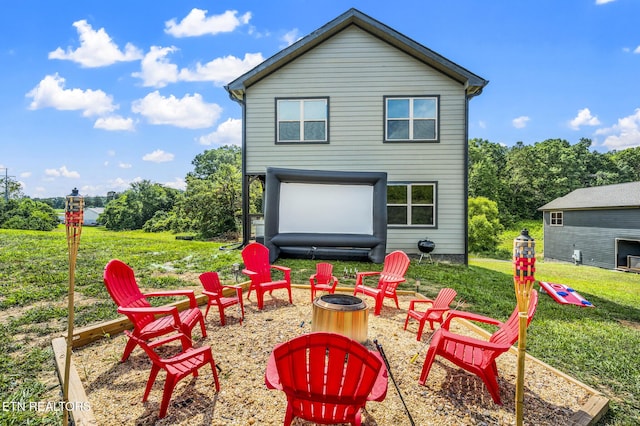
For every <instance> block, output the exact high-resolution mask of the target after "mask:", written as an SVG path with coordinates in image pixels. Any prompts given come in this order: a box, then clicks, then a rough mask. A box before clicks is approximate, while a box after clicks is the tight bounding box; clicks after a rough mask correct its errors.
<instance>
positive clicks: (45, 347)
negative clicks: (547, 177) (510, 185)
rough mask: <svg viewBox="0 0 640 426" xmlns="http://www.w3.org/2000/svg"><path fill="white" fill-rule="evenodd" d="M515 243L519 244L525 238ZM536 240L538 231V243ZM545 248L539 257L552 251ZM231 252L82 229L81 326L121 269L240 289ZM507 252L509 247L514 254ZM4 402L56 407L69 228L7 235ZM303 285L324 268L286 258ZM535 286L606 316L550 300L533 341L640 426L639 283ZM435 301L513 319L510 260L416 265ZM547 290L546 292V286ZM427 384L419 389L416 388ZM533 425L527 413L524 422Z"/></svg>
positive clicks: (557, 272) (104, 301)
mask: <svg viewBox="0 0 640 426" xmlns="http://www.w3.org/2000/svg"><path fill="white" fill-rule="evenodd" d="M516 235H517V233H514V235H513V236H511V237H506V239H508V238H511V239H513V237H515V236H516ZM532 235H533V236H534V237H536V239H537V240H538V238H537V235H538V234H537V231H534V232H532ZM542 243H543V242H542V241H539V242H538V244H540V245H539V246H538V245H537V247H536V248H537V250H538V251H541V247H542ZM221 246H222V244H220V243H212V242H201V241H184V240H176V239H175V236H174V235H171V234H168V233H161V234H148V233H144V232H139V231H135V232H118V233H116V232H109V231H106V230H104V229H103V228H89V227H85V228H84V229H83V233H82V238H81V242H80V249H79V253H78V264H77V272H76V301H77V303H76V313H75V318H76V324H75V325H76V327H81V326H85V325H89V324H96V323H99V322H102V321H105V320H108V319H113V318H116V317H117V314H116V312H115V305H114V304H113V303H112V302H111V300H110V298H109V297H108V294H107V292H106V290H105V289H104V285H103V283H102V270H103V268H104V266H105V264H106V263H107V262H108V261H109V260H110V259H112V258H119V259H121V260H123V261H124V262H126V263H128V264H129V265H131V266H132V267H133V268H134V270H135V272H136V276H137V277H138V279H139V282H140V284H141V286H144V287H145V288H147V289H151V288H180V287H184V286H192V285H193V283H194V281H193V280H194V277H195V274H198V273H201V272H203V271H207V270H216V271H219V272H221V273H222V274H223V278H226V279H232V274H231V265H232V264H233V263H236V262H237V263H240V262H241V258H240V252H239V251H238V250H220V248H221ZM505 247H508V242H506V243H505ZM0 248H1V249H0V366H1V368H0V395H1V398H2V401H3V402H26V403H28V402H30V401H41V400H46V401H55V400H54V399H52V398H53V397H51V396H50V395H52V394H53V395H57V393H56V392H57V391H58V388H57V386H56V385H55V384H48V383H47V381H46V380H45V379H44V377H46V376H47V375H48V376H50V375H51V374H50V372H51V371H53V370H54V363H53V359H52V350H51V345H50V341H51V338H52V337H53V336H59V335H62V334H63V333H64V332H65V330H66V318H67V311H66V300H65V299H66V297H67V290H68V258H67V246H66V240H65V231H64V227H62V226H60V227H59V228H58V229H57V230H56V231H53V232H35V231H33V232H32V231H12V230H0ZM278 263H279V264H282V265H286V266H290V267H291V268H292V269H293V271H292V280H293V282H294V283H297V284H307V283H308V279H309V275H310V274H311V273H312V272H313V271H314V270H315V261H311V260H292V259H282V260H279V261H278ZM332 263H333V264H334V273H336V275H338V276H339V277H340V285H341V286H345V285H346V286H350V285H351V286H352V285H353V284H354V281H355V279H354V278H352V277H351V278H344V277H343V275H344V273H345V271H346V272H347V274H351V275H353V273H354V272H355V270H356V269H357V270H359V271H364V270H379V269H381V265H373V264H370V263H359V262H343V261H332ZM536 278H537V279H540V280H544V281H553V282H559V283H563V284H567V285H570V286H571V287H573V288H575V289H576V290H577V291H578V292H580V294H582V295H583V296H584V297H586V298H587V299H588V300H589V301H591V302H592V303H593V304H594V305H595V306H596V307H595V308H581V307H577V306H564V305H559V304H557V303H555V302H554V301H553V300H552V299H551V298H550V297H549V296H546V295H541V298H540V303H539V307H538V311H537V313H536V316H535V318H534V320H533V322H532V325H531V327H530V329H529V334H528V338H527V349H528V352H529V353H531V354H532V355H533V356H535V357H537V358H539V359H541V360H543V361H545V362H547V363H549V364H550V365H552V366H554V367H556V368H558V369H559V370H561V371H563V372H565V373H567V374H569V375H571V376H573V377H575V378H576V379H578V380H580V381H582V382H583V383H585V384H587V385H589V386H591V387H593V388H596V389H598V390H599V391H601V392H602V393H604V394H605V395H606V396H607V397H609V398H610V399H611V408H610V410H609V413H608V414H607V416H606V417H605V418H604V419H603V420H602V421H601V424H605V425H632V424H640V416H639V414H638V413H639V412H640V373H639V368H638V366H639V365H640V351H639V350H638V349H639V348H640V308H638V306H639V305H640V275H637V274H626V273H621V272H614V271H607V270H603V269H599V268H592V267H587V266H574V265H572V264H560V263H551V262H543V261H542V262H541V261H538V263H537V264H536ZM417 280H419V281H420V286H419V290H420V291H421V292H422V293H424V294H425V295H427V296H429V297H433V296H435V295H436V294H437V293H438V291H439V290H440V289H441V288H443V287H452V288H454V289H456V291H457V292H458V295H459V298H460V299H464V301H465V305H464V309H465V310H470V311H474V312H478V313H482V314H486V315H490V316H492V317H495V318H498V319H506V318H507V316H508V315H509V314H510V313H511V311H512V310H513V308H514V305H515V296H514V292H513V281H512V265H511V262H509V261H499V260H491V259H472V260H471V262H470V265H469V266H468V267H466V266H463V265H449V264H443V263H435V264H429V263H426V262H423V263H422V264H418V263H417V262H416V261H415V260H414V261H412V263H411V266H410V267H409V271H408V273H407V282H406V283H404V284H403V285H402V286H401V288H404V289H410V290H415V289H416V284H417ZM536 287H537V286H536ZM416 379H417V378H416ZM525 416H526V413H525ZM60 417H61V416H60V413H37V412H31V411H12V410H8V411H4V410H2V411H0V424H3V425H4V424H7V425H9V424H16V425H22V424H59V422H60Z"/></svg>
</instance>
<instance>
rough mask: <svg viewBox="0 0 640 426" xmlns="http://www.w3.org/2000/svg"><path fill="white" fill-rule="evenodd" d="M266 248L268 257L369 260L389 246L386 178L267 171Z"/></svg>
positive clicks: (375, 174) (374, 174)
mask: <svg viewBox="0 0 640 426" xmlns="http://www.w3.org/2000/svg"><path fill="white" fill-rule="evenodd" d="M265 182H266V187H265V199H264V200H265V204H264V222H265V229H264V244H265V245H266V246H267V248H268V249H269V259H270V261H271V262H273V261H275V259H277V258H278V257H279V256H283V255H286V256H290V257H298V258H310V259H363V258H364V259H369V260H370V261H372V262H375V263H382V262H383V261H384V257H385V254H386V246H387V174H386V173H384V172H345V171H326V170H300V169H282V168H275V167H268V168H267V173H266V179H265Z"/></svg>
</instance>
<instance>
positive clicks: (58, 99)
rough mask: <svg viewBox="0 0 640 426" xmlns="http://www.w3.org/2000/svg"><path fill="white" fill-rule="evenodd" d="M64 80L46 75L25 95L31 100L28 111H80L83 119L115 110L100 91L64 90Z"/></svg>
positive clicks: (114, 106) (109, 98)
mask: <svg viewBox="0 0 640 426" xmlns="http://www.w3.org/2000/svg"><path fill="white" fill-rule="evenodd" d="M64 84H65V79H64V78H62V77H60V76H59V75H58V74H55V75H48V76H46V77H45V78H44V79H42V81H40V83H38V85H37V86H36V87H34V88H33V89H31V91H30V92H29V93H27V95H26V96H27V97H30V98H33V101H32V102H31V104H30V105H29V109H31V110H36V109H41V108H47V107H51V108H55V109H57V110H66V111H82V115H83V116H85V117H90V116H95V115H98V116H99V115H105V114H108V113H110V112H112V111H114V110H116V109H118V108H119V107H118V105H114V104H113V98H112V97H111V96H109V95H107V94H106V93H105V92H103V91H102V90H91V89H87V90H82V89H65V88H64Z"/></svg>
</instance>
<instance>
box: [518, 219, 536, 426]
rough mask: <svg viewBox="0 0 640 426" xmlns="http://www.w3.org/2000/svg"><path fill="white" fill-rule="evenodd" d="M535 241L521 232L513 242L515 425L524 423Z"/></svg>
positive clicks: (519, 425)
mask: <svg viewBox="0 0 640 426" xmlns="http://www.w3.org/2000/svg"><path fill="white" fill-rule="evenodd" d="M535 262H536V258H535V241H534V240H533V238H531V237H529V231H527V230H526V229H523V230H522V233H521V234H520V236H518V237H516V239H515V240H514V242H513V264H514V276H513V283H514V288H515V293H516V300H517V303H518V359H517V373H516V425H517V426H522V424H523V421H524V374H525V369H524V361H525V357H526V350H527V326H528V322H529V318H528V311H529V304H530V302H531V290H532V289H533V282H534V272H535Z"/></svg>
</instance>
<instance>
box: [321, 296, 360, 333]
mask: <svg viewBox="0 0 640 426" xmlns="http://www.w3.org/2000/svg"><path fill="white" fill-rule="evenodd" d="M368 314H369V310H368V309H367V305H366V303H364V301H363V300H362V299H360V298H359V297H355V296H350V295H346V294H325V295H324V296H320V297H316V299H315V300H314V301H313V317H312V320H311V331H327V332H331V333H338V334H342V335H343V336H347V337H349V338H350V339H353V340H357V341H358V342H360V343H365V342H366V341H367V331H368V330H367V329H368V327H369V325H368V324H369V322H368Z"/></svg>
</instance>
